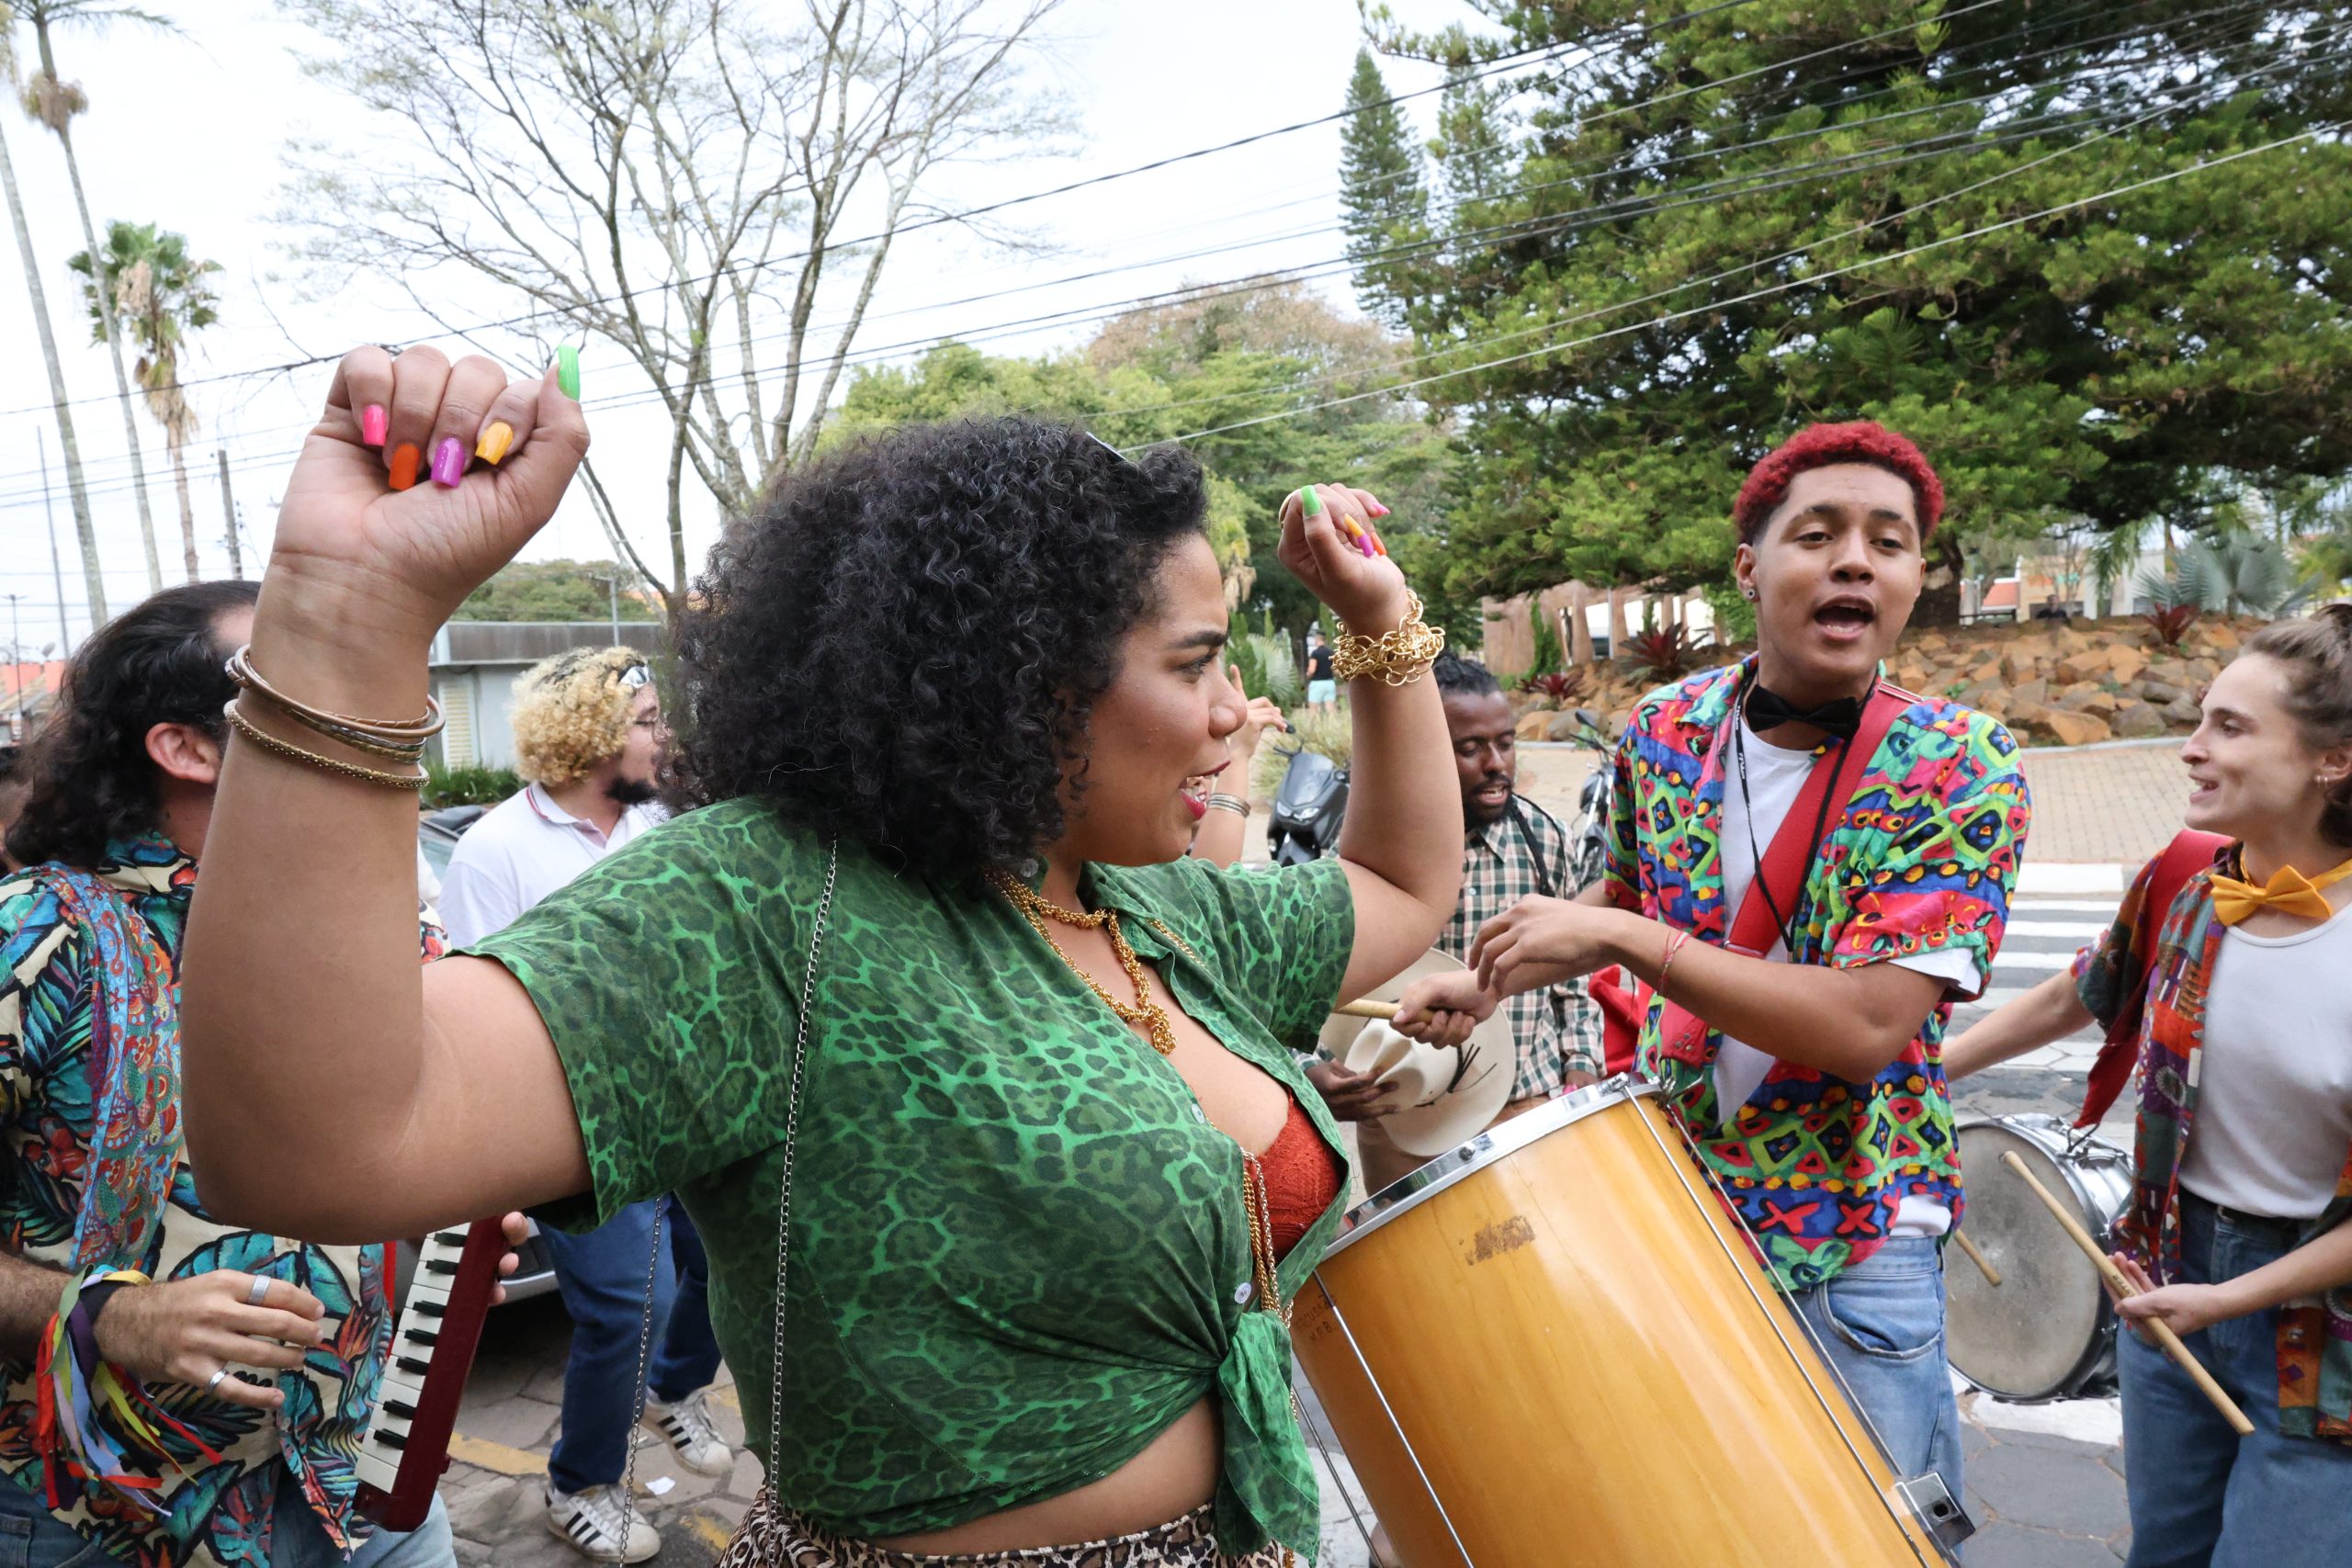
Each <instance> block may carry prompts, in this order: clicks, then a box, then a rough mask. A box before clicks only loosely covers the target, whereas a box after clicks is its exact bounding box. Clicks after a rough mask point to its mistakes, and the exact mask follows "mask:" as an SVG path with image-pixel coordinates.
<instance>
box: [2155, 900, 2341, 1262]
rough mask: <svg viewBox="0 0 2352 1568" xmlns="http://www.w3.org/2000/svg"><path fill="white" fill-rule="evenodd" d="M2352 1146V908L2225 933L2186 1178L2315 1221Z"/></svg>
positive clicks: (2225, 1197) (2239, 1204)
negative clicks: (2278, 929)
mask: <svg viewBox="0 0 2352 1568" xmlns="http://www.w3.org/2000/svg"><path fill="white" fill-rule="evenodd" d="M2347 1150H2352V910H2342V909H2339V910H2338V911H2336V913H2335V916H2334V917H2333V918H2332V919H2325V920H2321V921H2319V922H2317V923H2315V924H2313V925H2312V926H2310V927H2308V928H2306V929H2304V930H2301V931H2295V932H2292V933H2290V934H2289V935H2286V936H2249V935H2247V934H2246V933H2245V931H2239V930H2236V929H2235V928H2232V929H2231V930H2229V931H2224V932H2223V933H2222V950H2221V953H2219V955H2217V956H2216V957H2215V959H2214V961H2213V975H2212V979H2211V990H2209V991H2208V992H2207V994H2206V998H2205V1042H2204V1046H2203V1048H2202V1050H2200V1051H2199V1054H2198V1062H2197V1120H2196V1122H2194V1123H2193V1124H2192V1125H2191V1126H2190V1128H2189V1133H2188V1150H2187V1152H2186V1153H2184V1154H2183V1155H2182V1156H2181V1160H2180V1184H2181V1185H2182V1186H2183V1187H2186V1188H2188V1190H2190V1191H2191V1192H2194V1193H2196V1194H2197V1195H2198V1196H2199V1197H2200V1198H2203V1199H2206V1200H2208V1201H2211V1202H2215V1203H2219V1204H2222V1206H2223V1207H2225V1208H2231V1209H2242V1210H2244V1211H2245V1213H2249V1214H2268V1215H2270V1216H2272V1217H2273V1218H2276V1219H2282V1220H2312V1219H2317V1218H2318V1217H2319V1216H2320V1215H2321V1214H2322V1213H2324V1212H2325V1211H2326V1208H2327V1205H2328V1204H2329V1202H2330V1201H2333V1200H2334V1199H2335V1183H2336V1179H2337V1178H2338V1177H2340V1176H2341V1175H2343V1173H2344V1162H2345V1155H2346V1151H2347Z"/></svg>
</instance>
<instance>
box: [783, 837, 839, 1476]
mask: <svg viewBox="0 0 2352 1568" xmlns="http://www.w3.org/2000/svg"><path fill="white" fill-rule="evenodd" d="M841 866H842V841H841V840H840V838H839V837H838V836H836V837H835V838H834V839H833V840H832V841H831V843H830V844H829V845H827V846H826V850H825V891H824V893H823V894H822V895H821V896H820V897H819V898H818V900H817V930H816V933H815V934H814V935H813V936H812V937H810V938H809V967H808V969H807V970H806V971H805V972H803V974H802V975H801V977H800V1018H799V1021H798V1023H797V1027H796V1028H795V1030H794V1032H793V1041H792V1087H791V1089H790V1091H789V1097H788V1098H787V1099H786V1101H785V1111H784V1179H783V1180H782V1182H781V1184H780V1185H779V1188H778V1190H777V1194H776V1201H775V1355H774V1356H773V1358H772V1359H770V1361H769V1363H768V1466H767V1468H768V1484H769V1492H768V1495H769V1496H770V1498H774V1497H775V1446H776V1443H777V1441H778V1439H779V1438H780V1437H781V1435H782V1434H783V1431H784V1282H785V1270H786V1266H787V1265H788V1264H789V1262H790V1260H791V1256H792V1154H793V1146H794V1145H795V1144H796V1143H797V1141H798V1134H799V1131H800V1084H801V1077H802V1074H803V1071H804V1070H805V1068H806V1066H807V1065H808V1060H809V1016H810V1015H811V1014H813V1013H814V1012H815V1011H816V1010H817V957H818V954H820V953H822V952H823V951H824V947H825V922H826V920H827V919H828V918H829V917H830V916H831V912H832V908H833V883H834V881H835V879H836V878H838V877H839V875H840V874H841Z"/></svg>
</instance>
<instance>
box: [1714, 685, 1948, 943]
mask: <svg viewBox="0 0 2352 1568" xmlns="http://www.w3.org/2000/svg"><path fill="white" fill-rule="evenodd" d="M1917 700H1918V699H1917V698H1916V697H1914V696H1912V695H1911V694H1910V693H1908V692H1905V691H1904V690H1903V689H1902V688H1900V687H1898V686H1891V685H1889V684H1887V683H1886V682H1883V681H1881V682H1879V683H1878V685H1877V687H1876V689H1874V690H1873V691H1872V692H1871V698H1870V701H1869V702H1867V703H1865V704H1863V705H1862V719H1861V723H1860V726H1859V727H1858V728H1856V729H1855V731H1854V737H1853V739H1850V740H1849V741H1848V742H1847V743H1846V744H1845V745H1843V746H1836V747H1832V748H1830V749H1829V750H1826V751H1824V752H1823V753H1822V754H1821V756H1820V757H1819V758H1818V759H1816V760H1815V762H1814V764H1813V772H1812V773H1810V774H1808V775H1807V776H1806V778H1805V781H1804V789H1803V790H1802V791H1800V792H1799V793H1798V795H1797V798H1796V804H1795V805H1793V806H1792V807H1789V814H1788V816H1786V817H1784V818H1781V828H1780V831H1778V832H1776V833H1774V834H1773V835H1772V847H1771V848H1770V849H1769V850H1767V851H1765V852H1764V863H1763V874H1761V875H1759V876H1758V878H1757V879H1756V880H1755V881H1754V882H1752V883H1750V884H1748V887H1747V897H1744V898H1742V899H1740V901H1739V909H1738V912H1737V913H1736V914H1735V915H1734V916H1733V917H1732V926H1731V932H1730V940H1729V942H1728V943H1727V945H1728V946H1729V947H1730V948H1731V949H1732V951H1734V952H1735V953H1747V954H1749V955H1751V956H1754V957H1761V956H1763V955H1764V954H1765V953H1770V952H1771V951H1772V944H1773V943H1774V942H1778V941H1780V940H1781V933H1780V932H1779V931H1775V930H1773V928H1772V911H1773V909H1774V908H1781V909H1785V910H1793V909H1795V908H1796V907H1797V901H1798V900H1799V899H1800V898H1802V897H1804V882H1805V877H1806V876H1807V875H1808V874H1811V872H1812V870H1813V861H1814V857H1815V855H1816V854H1818V853H1819V852H1820V851H1821V841H1820V840H1818V839H1816V838H1815V837H1814V827H1815V824H1816V823H1820V824H1822V825H1823V826H1824V828H1825V829H1826V827H1827V821H1826V818H1824V817H1823V816H1822V811H1821V807H1822V802H1823V800H1824V798H1825V797H1826V798H1827V799H1830V800H1834V801H1836V802H1838V804H1839V805H1840V806H1843V804H1844V803H1845V802H1846V801H1848V800H1849V799H1851V798H1852V797H1853V794H1854V788H1855V786H1856V785H1857V784H1860V782H1861V777H1862V771H1863V770H1864V769H1866V768H1868V767H1869V766H1870V765H1871V758H1872V757H1874V756H1876V755H1877V754H1878V748H1879V742H1881V741H1883V740H1884V739H1886V732H1887V731H1888V730H1889V729H1891V728H1894V720H1895V718H1896V716H1898V715H1900V714H1901V713H1902V712H1903V710H1904V709H1905V708H1907V707H1909V706H1910V705H1912V704H1913V703H1914V702H1917ZM1732 722H1733V723H1734V724H1737V723H1740V722H1741V720H1740V718H1739V716H1738V715H1736V714H1734V715H1733V716H1732ZM1766 887H1770V889H1771V897H1770V899H1766V898H1763V897H1758V893H1759V892H1760V891H1761V890H1762V889H1763V888H1766Z"/></svg>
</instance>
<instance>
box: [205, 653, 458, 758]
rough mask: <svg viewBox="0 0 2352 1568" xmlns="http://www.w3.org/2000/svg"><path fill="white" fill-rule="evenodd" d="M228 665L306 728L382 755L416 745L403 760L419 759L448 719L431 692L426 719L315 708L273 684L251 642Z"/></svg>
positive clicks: (235, 676)
mask: <svg viewBox="0 0 2352 1568" xmlns="http://www.w3.org/2000/svg"><path fill="white" fill-rule="evenodd" d="M224 668H225V669H226V670H227V671H228V674H229V679H231V680H232V681H234V682H236V683H237V684H238V685H239V686H240V687H241V688H243V690H245V691H248V692H251V693H253V694H254V695H256V696H259V697H262V698H265V699H266V700H267V701H268V702H269V703H270V705H272V706H274V707H276V708H277V709H278V710H279V711H280V712H282V713H284V714H285V715H286V716H287V717H288V718H290V719H292V720H293V721H294V722H295V723H297V724H300V725H301V726H302V727H303V728H305V729H315V730H317V731H318V732H319V733H320V734H322V735H324V736H327V737H328V738H330V739H335V740H340V741H342V742H344V743H345V745H347V746H352V747H355V748H356V749H357V750H362V751H372V752H374V753H375V754H376V755H378V756H379V757H387V756H399V755H400V754H401V751H403V750H408V749H410V748H413V749H414V752H413V754H412V755H410V756H408V757H405V758H403V759H402V760H404V761H415V759H416V757H417V756H421V755H422V754H423V752H424V743H425V742H426V741H428V740H430V739H433V738H434V737H435V736H436V735H438V734H440V733H441V730H442V728H443V726H444V725H445V724H446V723H447V720H446V719H445V718H444V717H443V716H442V713H441V705H440V704H439V703H438V702H436V701H435V700H434V698H433V696H432V695H431V694H429V693H428V694H426V696H425V699H424V717H422V718H413V719H401V720H385V719H373V718H358V717H355V716H352V715H350V714H347V713H334V712H332V711H330V710H329V709H326V708H317V707H312V706H311V705H310V704H308V703H305V702H300V701H297V700H296V699H295V698H293V697H289V696H288V695H287V694H285V693H283V692H281V691H279V690H278V689H277V687H276V686H273V685H271V684H270V683H269V682H268V681H267V680H266V679H265V678H264V677H263V675H262V672H261V671H258V670H256V669H254V661H253V645H252V644H251V643H247V644H245V645H244V646H243V647H242V648H239V649H237V650H236V651H235V652H234V653H232V654H231V655H229V660H228V663H227V664H226V665H225V666H224Z"/></svg>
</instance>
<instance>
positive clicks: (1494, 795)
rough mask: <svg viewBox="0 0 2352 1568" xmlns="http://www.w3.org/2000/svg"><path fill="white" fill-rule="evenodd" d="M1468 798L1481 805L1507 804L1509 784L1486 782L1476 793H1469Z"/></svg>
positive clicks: (1499, 805)
mask: <svg viewBox="0 0 2352 1568" xmlns="http://www.w3.org/2000/svg"><path fill="white" fill-rule="evenodd" d="M1470 798H1471V799H1473V800H1475V801H1476V802H1477V803H1478V804H1479V805H1481V806H1493V807H1501V806H1507V805H1509V804H1510V785H1509V784H1486V785H1483V786H1481V787H1480V788H1479V790H1478V791H1477V792H1476V794H1474V795H1471V797H1470Z"/></svg>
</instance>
